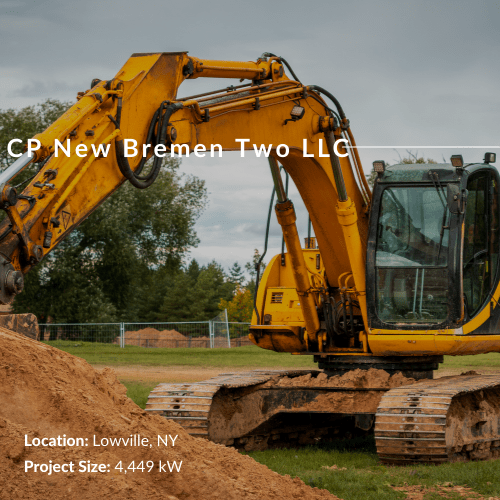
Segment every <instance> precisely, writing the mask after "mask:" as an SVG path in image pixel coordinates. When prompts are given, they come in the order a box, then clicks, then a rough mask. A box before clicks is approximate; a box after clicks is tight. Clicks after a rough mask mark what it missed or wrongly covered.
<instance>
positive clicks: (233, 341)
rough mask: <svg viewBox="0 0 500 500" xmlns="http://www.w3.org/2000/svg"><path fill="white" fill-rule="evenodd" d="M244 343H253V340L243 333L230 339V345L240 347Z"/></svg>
mask: <svg viewBox="0 0 500 500" xmlns="http://www.w3.org/2000/svg"><path fill="white" fill-rule="evenodd" d="M245 345H254V344H253V342H252V341H251V340H250V339H249V338H248V335H243V336H242V337H237V338H235V339H231V347H242V346H245Z"/></svg>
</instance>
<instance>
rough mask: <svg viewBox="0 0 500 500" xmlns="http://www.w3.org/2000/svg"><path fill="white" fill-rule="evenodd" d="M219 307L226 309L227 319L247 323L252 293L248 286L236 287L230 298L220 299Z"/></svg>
mask: <svg viewBox="0 0 500 500" xmlns="http://www.w3.org/2000/svg"><path fill="white" fill-rule="evenodd" d="M219 309H220V310H221V311H223V310H224V309H227V318H228V321H234V322H241V323H248V322H250V321H251V319H252V312H253V295H252V293H251V291H250V289H248V288H242V287H238V288H236V290H235V292H234V295H233V297H232V299H231V300H225V299H221V301H220V303H219Z"/></svg>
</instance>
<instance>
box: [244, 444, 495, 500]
mask: <svg viewBox="0 0 500 500" xmlns="http://www.w3.org/2000/svg"><path fill="white" fill-rule="evenodd" d="M248 454H249V455H250V456H251V457H253V458H254V459H255V460H257V461H258V462H260V463H262V464H265V465H267V466H268V467H269V468H270V469H272V470H274V471H275V472H277V473H279V474H289V475H290V476H292V477H295V476H298V477H300V478H301V479H302V480H303V481H304V482H305V483H307V484H310V485H311V486H317V487H318V488H325V489H327V490H328V491H330V492H331V493H334V494H335V495H337V496H338V497H339V498H342V499H344V500H365V499H366V500H379V499H384V500H392V499H402V498H405V495H404V494H403V493H401V492H397V491H395V490H394V489H393V488H392V487H391V486H405V485H422V486H427V487H432V486H436V485H438V484H445V483H451V484H452V485H455V486H469V487H471V488H472V489H473V490H474V491H475V492H477V493H480V494H482V495H485V496H486V498H488V497H491V496H500V461H499V460H492V461H489V462H468V463H455V464H445V465H440V466H434V465H418V466H407V467H392V466H384V465H381V464H380V463H379V461H378V458H377V455H376V453H375V446H374V441H373V439H372V438H365V439H353V440H349V441H339V442H337V443H336V444H333V443H329V444H324V445H318V446H314V447H308V448H301V449H288V450H284V449H282V450H266V451H260V452H251V453H248ZM332 465H336V466H337V467H338V468H339V469H342V468H344V467H345V468H346V470H333V471H331V470H328V469H324V468H323V466H330V467H331V466H332ZM426 498H427V497H426ZM429 498H430V497H429ZM436 498H442V497H436Z"/></svg>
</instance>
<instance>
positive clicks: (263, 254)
mask: <svg viewBox="0 0 500 500" xmlns="http://www.w3.org/2000/svg"><path fill="white" fill-rule="evenodd" d="M275 193H276V191H275V189H274V188H273V192H272V194H271V201H270V203H269V213H268V214H267V226H266V237H265V239H264V251H263V252H262V255H261V256H260V259H259V261H258V262H257V264H256V265H255V271H256V276H255V292H254V294H253V309H254V311H255V315H256V316H257V324H258V325H260V314H259V311H258V309H257V292H258V291H259V278H260V265H261V264H262V261H263V260H264V257H265V255H266V253H267V244H268V241H269V226H270V224H271V213H272V211H273V203H274V194H275Z"/></svg>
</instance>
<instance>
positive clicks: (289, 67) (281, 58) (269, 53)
mask: <svg viewBox="0 0 500 500" xmlns="http://www.w3.org/2000/svg"><path fill="white" fill-rule="evenodd" d="M262 55H263V56H264V57H277V58H278V59H279V60H280V61H281V62H282V63H283V64H284V65H285V66H286V67H287V68H288V71H290V74H291V75H292V76H293V78H294V79H295V80H296V81H297V82H299V83H301V82H300V80H299V79H298V78H297V75H296V74H295V72H294V71H293V69H292V67H291V66H290V65H289V64H288V62H287V61H286V59H284V58H283V57H281V56H277V55H276V54H273V53H271V52H264V53H263V54H262Z"/></svg>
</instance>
